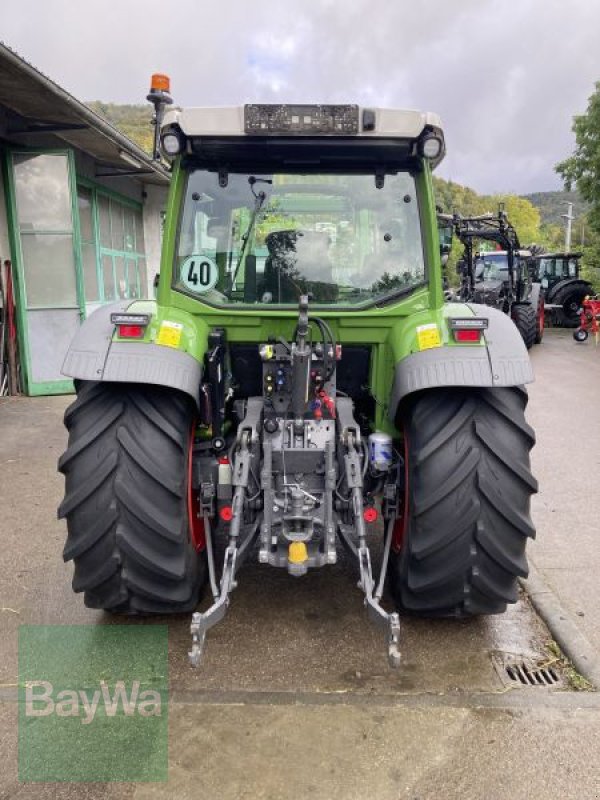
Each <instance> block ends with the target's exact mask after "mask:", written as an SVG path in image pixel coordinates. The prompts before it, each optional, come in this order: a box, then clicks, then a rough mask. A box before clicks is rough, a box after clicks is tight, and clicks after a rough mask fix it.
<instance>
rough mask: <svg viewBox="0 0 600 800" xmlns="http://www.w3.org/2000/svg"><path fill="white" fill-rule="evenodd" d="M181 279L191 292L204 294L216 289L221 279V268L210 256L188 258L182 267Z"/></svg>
mask: <svg viewBox="0 0 600 800" xmlns="http://www.w3.org/2000/svg"><path fill="white" fill-rule="evenodd" d="M180 278H181V282H182V283H183V285H184V286H185V287H186V289H189V290H190V292H196V293H198V294H202V292H208V290H209V289H213V288H214V287H215V285H216V283H217V280H218V278H219V268H218V267H217V264H216V262H215V261H214V260H213V259H212V258H210V257H209V256H203V255H194V256H188V257H187V258H186V259H185V261H184V262H183V264H182V265H181V272H180Z"/></svg>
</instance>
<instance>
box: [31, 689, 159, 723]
mask: <svg viewBox="0 0 600 800" xmlns="http://www.w3.org/2000/svg"><path fill="white" fill-rule="evenodd" d="M100 704H102V707H103V711H104V714H105V716H107V717H116V716H117V712H118V711H119V710H120V711H121V713H123V714H125V716H127V717H132V716H134V714H136V713H138V714H140V716H142V717H160V715H161V713H162V712H161V706H162V701H161V697H160V693H159V692H157V691H155V690H154V689H144V690H143V691H140V682H139V681H133V684H132V686H131V690H130V692H129V693H128V692H127V687H126V685H125V681H117V682H116V684H115V685H114V688H113V690H112V691H111V689H110V687H109V686H108V684H107V683H106V682H105V681H100V688H99V689H97V690H96V691H95V692H94V691H89V692H88V691H85V690H84V689H62V690H61V691H60V692H57V693H56V697H55V696H54V687H53V686H52V684H51V683H50V682H49V681H34V682H33V683H30V684H28V685H27V686H26V687H25V716H27V717H47V716H48V715H49V714H56V715H57V716H59V717H79V718H80V720H81V724H82V725H89V724H90V723H91V722H93V721H94V718H95V716H96V712H97V711H98V706H99V705H100Z"/></svg>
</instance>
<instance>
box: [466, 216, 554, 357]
mask: <svg viewBox="0 0 600 800" xmlns="http://www.w3.org/2000/svg"><path fill="white" fill-rule="evenodd" d="M454 232H455V235H456V236H457V237H458V238H459V240H460V241H461V243H462V244H463V245H464V254H463V257H462V259H461V260H460V261H459V265H458V268H459V273H460V276H461V288H460V292H459V299H460V300H461V301H462V302H476V303H483V304H485V305H488V306H492V307H493V308H497V309H498V310H499V311H502V312H503V313H504V314H507V315H508V316H509V317H510V318H511V319H512V320H513V322H514V323H515V325H516V326H517V328H518V329H519V332H520V334H521V336H522V337H523V341H524V342H525V346H526V347H527V349H529V348H530V347H532V346H533V345H534V344H539V343H540V342H541V341H542V338H543V336H544V293H543V291H542V287H541V284H540V283H539V282H537V281H536V282H534V281H532V279H531V275H530V271H529V268H528V260H529V258H530V256H531V254H530V252H529V251H527V250H522V249H521V247H520V243H519V239H518V236H517V233H516V231H515V229H514V228H513V226H512V225H511V224H510V222H509V221H508V219H507V217H506V214H505V212H504V211H502V210H500V211H499V212H498V214H497V216H493V215H491V214H484V215H483V216H477V217H460V216H458V215H457V216H455V218H454ZM484 242H492V243H494V244H495V245H496V246H497V247H499V248H503V249H498V250H492V251H489V252H487V251H480V250H478V249H476V247H475V245H476V244H477V245H480V244H481V243H484Z"/></svg>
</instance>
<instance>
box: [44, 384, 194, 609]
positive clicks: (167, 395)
mask: <svg viewBox="0 0 600 800" xmlns="http://www.w3.org/2000/svg"><path fill="white" fill-rule="evenodd" d="M194 414H195V409H194V407H193V404H192V401H191V399H190V398H188V397H186V396H184V395H182V394H180V393H178V392H174V391H172V390H168V389H164V388H162V387H157V386H140V385H137V386H136V385H129V384H110V383H91V382H85V383H81V384H80V385H79V387H78V394H77V399H76V400H75V402H74V403H72V405H70V406H69V408H68V409H67V410H66V412H65V425H66V427H67V429H68V431H69V444H68V447H67V450H66V451H65V453H64V454H63V455H62V456H61V458H60V460H59V464H58V466H59V470H60V471H61V472H62V473H63V474H64V475H65V498H64V500H63V502H62V504H61V506H60V508H59V511H58V514H59V517H61V518H66V520H67V529H68V536H67V542H66V545H65V548H64V552H63V557H64V559H65V561H69V560H73V562H74V565H75V573H74V577H73V590H74V591H75V592H83V593H84V600H85V604H86V606H88V607H90V608H102V609H105V610H107V611H114V612H123V613H133V614H136V613H137V614H140V613H143V614H159V613H160V614H163V613H172V612H180V611H189V610H191V609H193V608H194V607H195V606H196V605H197V602H198V599H199V592H200V589H201V587H202V585H203V583H204V581H205V577H206V567H205V556H204V553H198V552H197V551H196V547H195V546H194V543H193V541H192V535H191V527H190V523H189V519H188V501H189V497H188V491H189V486H188V457H189V448H190V446H191V434H192V430H193V429H192V426H193V422H194Z"/></svg>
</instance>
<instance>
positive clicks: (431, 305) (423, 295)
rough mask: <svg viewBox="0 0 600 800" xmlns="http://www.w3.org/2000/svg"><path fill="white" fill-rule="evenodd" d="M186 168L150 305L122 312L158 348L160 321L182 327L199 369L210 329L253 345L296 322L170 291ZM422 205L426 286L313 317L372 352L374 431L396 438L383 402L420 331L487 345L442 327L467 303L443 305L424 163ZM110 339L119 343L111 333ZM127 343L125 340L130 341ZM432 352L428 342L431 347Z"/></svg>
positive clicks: (175, 191) (444, 341)
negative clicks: (142, 319)
mask: <svg viewBox="0 0 600 800" xmlns="http://www.w3.org/2000/svg"><path fill="white" fill-rule="evenodd" d="M185 178H186V175H185V170H184V169H182V167H181V164H180V162H179V160H176V161H175V163H174V166H173V179H172V183H171V189H170V194H169V200H168V207H167V215H166V225H165V230H164V239H163V250H162V259H161V269H160V281H159V286H158V292H157V299H156V301H137V302H134V303H133V304H132V305H131V306H130V307H129V308H128V312H132V313H138V312H144V313H149V314H150V315H151V322H150V324H149V326H148V327H147V329H146V331H145V335H144V338H143V340H142V341H144V342H147V343H159V344H160V342H156V340H157V338H158V337H159V332H160V330H161V325H162V323H163V322H165V321H166V322H172V323H177V324H178V325H181V326H182V328H181V329H180V331H181V333H180V337H179V341H178V343H177V344H176V345H173V344H172V345H171V346H176V347H177V349H180V350H182V351H184V352H186V353H188V354H190V355H191V356H193V357H194V358H195V359H196V360H197V361H198V362H200V363H202V362H203V359H204V356H205V353H206V350H207V347H208V334H209V332H210V330H211V329H213V328H216V327H220V328H225V329H226V331H227V340H228V342H231V343H235V342H245V343H253V342H256V343H257V344H259V343H261V342H265V341H267V339H268V338H269V337H272V336H275V337H278V336H283V337H285V338H286V339H291V338H292V333H293V330H294V327H295V325H296V322H297V310H296V309H294V308H290V307H288V308H282V307H279V308H275V307H265V306H261V307H260V308H243V307H241V308H240V307H235V308H230V307H222V308H216V307H214V306H211V305H208V304H205V303H203V302H202V300H201V299H200V298H192V297H190V296H187V295H185V294H183V293H181V292H179V291H176V290H175V289H173V288H172V284H173V264H174V263H175V260H176V241H177V234H178V224H179V219H180V211H181V206H182V203H183V198H184V189H185ZM416 186H417V191H418V195H419V202H420V214H421V227H422V238H423V246H424V252H425V260H426V265H427V276H428V282H427V285H426V286H424V287H421V288H418V289H416V290H415V291H414V292H413V293H412V294H411V295H410V296H407V297H403V298H400V299H399V300H397V301H395V302H391V303H389V304H386V305H382V306H380V307H377V306H372V307H369V308H366V309H365V308H363V309H360V310H337V309H336V308H335V307H319V308H318V314H319V316H320V317H322V318H324V319H326V320H327V321H328V322H329V324H330V325H331V327H332V328H333V332H334V334H335V337H336V340H337V341H338V342H339V343H340V344H341V345H342V346H343V345H344V344H358V345H360V344H364V345H369V346H370V347H371V353H372V355H371V375H370V381H369V384H370V387H369V388H370V391H371V393H372V395H373V396H374V398H375V401H376V414H375V419H374V420H373V423H374V426H375V428H377V429H378V430H382V431H388V432H390V433H393V432H394V427H393V424H392V423H391V421H390V419H389V418H388V408H387V406H388V403H389V399H390V392H391V385H392V381H393V375H394V368H395V365H396V364H398V362H400V361H402V360H403V359H405V358H407V357H408V356H409V355H411V354H412V353H416V352H419V351H420V350H424V349H426V348H427V343H426V342H424V341H423V340H422V339H421V340H420V338H419V331H418V329H419V328H420V327H421V326H426V325H429V326H431V325H435V326H436V327H437V332H438V336H439V344H437V343H436V344H435V345H433V346H437V347H444V348H448V347H485V344H484V342H483V341H481V342H479V343H469V344H461V345H457V344H456V343H455V342H454V341H453V339H452V334H451V331H450V329H449V325H448V318H449V317H451V316H452V317H471V316H473V311H472V310H471V309H470V308H468V307H467V306H465V305H460V304H456V303H453V304H451V305H450V304H445V303H444V295H443V289H442V272H441V262H440V240H439V234H438V226H437V218H436V210H435V202H434V198H433V187H432V180H431V171H430V168H429V165H428V164H427V162H425V161H423V164H422V170H421V171H420V172H419V173H418V174H417V176H416ZM114 338H115V341H119V338H118V334H117V333H116V332H115V335H114ZM128 341H130V340H128ZM429 346H431V342H430V343H429Z"/></svg>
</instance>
